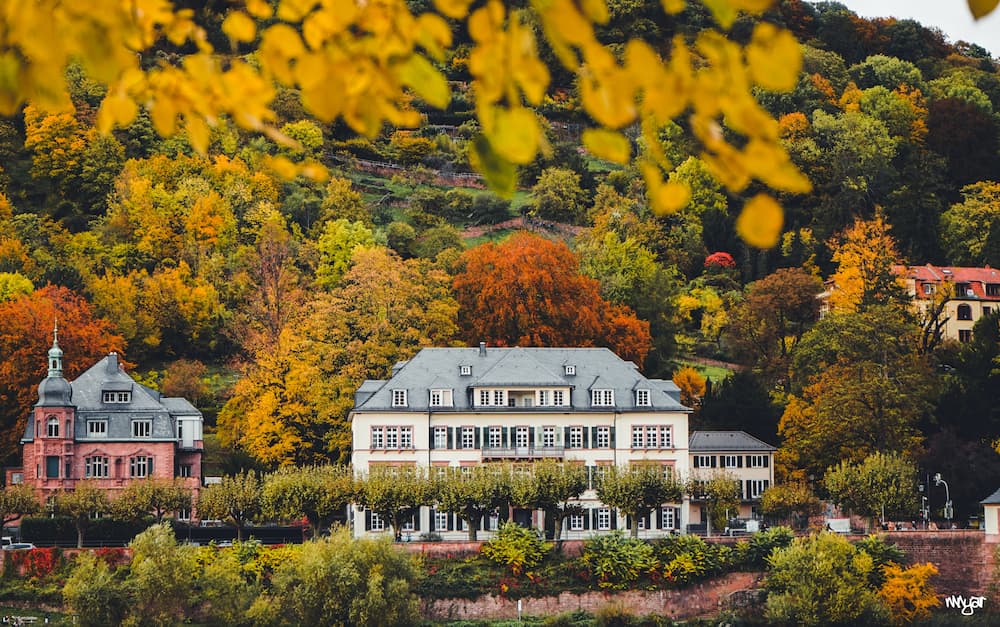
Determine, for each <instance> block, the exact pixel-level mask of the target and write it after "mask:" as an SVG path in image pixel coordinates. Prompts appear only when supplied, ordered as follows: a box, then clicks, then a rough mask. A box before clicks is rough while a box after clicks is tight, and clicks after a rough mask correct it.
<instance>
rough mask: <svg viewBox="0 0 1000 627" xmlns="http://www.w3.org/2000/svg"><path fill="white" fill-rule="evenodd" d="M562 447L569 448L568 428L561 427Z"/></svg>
mask: <svg viewBox="0 0 1000 627" xmlns="http://www.w3.org/2000/svg"><path fill="white" fill-rule="evenodd" d="M563 446H569V427H563Z"/></svg>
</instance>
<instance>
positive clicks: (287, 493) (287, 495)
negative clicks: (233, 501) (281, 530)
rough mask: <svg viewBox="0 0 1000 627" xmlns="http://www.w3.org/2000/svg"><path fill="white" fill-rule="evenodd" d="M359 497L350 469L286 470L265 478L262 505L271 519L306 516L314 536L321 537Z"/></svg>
mask: <svg viewBox="0 0 1000 627" xmlns="http://www.w3.org/2000/svg"><path fill="white" fill-rule="evenodd" d="M355 494H356V489H355V482H354V475H353V474H352V472H351V469H350V468H349V467H347V466H305V467H285V468H281V469H279V470H278V471H277V472H274V473H271V474H269V475H267V477H265V478H264V485H263V488H262V490H261V503H262V505H263V509H264V512H265V513H266V514H267V515H268V516H269V517H271V518H280V519H284V520H293V519H296V518H302V517H305V519H306V520H308V521H309V528H310V530H311V532H312V537H313V538H318V537H319V536H320V532H321V531H322V529H323V528H324V527H327V526H329V525H330V522H331V521H332V520H333V517H334V516H336V515H337V514H340V513H343V512H344V511H346V509H347V504H348V503H350V502H351V501H352V500H353V498H354V496H355Z"/></svg>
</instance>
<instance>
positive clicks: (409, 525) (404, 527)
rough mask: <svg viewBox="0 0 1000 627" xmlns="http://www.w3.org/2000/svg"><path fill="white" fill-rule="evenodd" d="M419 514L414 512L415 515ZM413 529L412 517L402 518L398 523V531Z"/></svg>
mask: <svg viewBox="0 0 1000 627" xmlns="http://www.w3.org/2000/svg"><path fill="white" fill-rule="evenodd" d="M419 515H420V514H416V516H419ZM413 530H414V527H413V519H412V518H410V519H408V520H404V521H403V524H402V525H400V531H413Z"/></svg>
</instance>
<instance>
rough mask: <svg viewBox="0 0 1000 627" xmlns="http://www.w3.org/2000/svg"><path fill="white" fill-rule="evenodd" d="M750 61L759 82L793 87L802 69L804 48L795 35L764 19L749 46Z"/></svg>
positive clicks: (770, 86) (780, 87) (783, 88)
mask: <svg viewBox="0 0 1000 627" xmlns="http://www.w3.org/2000/svg"><path fill="white" fill-rule="evenodd" d="M746 53H747V64H748V65H749V66H750V75H751V76H752V77H753V80H754V82H755V83H757V84H758V85H760V86H761V87H763V88H764V89H770V90H772V91H791V90H792V89H794V88H795V85H796V83H797V82H798V79H799V72H800V71H801V69H802V52H801V50H800V49H799V42H798V41H796V40H795V36H794V35H792V34H791V33H790V32H788V31H787V30H782V29H779V28H777V27H776V26H774V25H773V24H769V23H767V22H761V23H760V24H757V26H756V28H754V30H753V39H752V40H751V41H750V45H749V46H747V50H746Z"/></svg>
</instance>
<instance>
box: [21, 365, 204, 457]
mask: <svg viewBox="0 0 1000 627" xmlns="http://www.w3.org/2000/svg"><path fill="white" fill-rule="evenodd" d="M70 386H71V387H72V390H73V395H72V405H73V407H75V409H76V411H75V420H74V421H73V422H74V425H73V432H74V437H75V438H76V439H86V440H88V441H94V440H104V441H112V440H132V439H133V438H132V425H131V423H132V421H133V420H149V421H151V425H150V437H148V438H142V439H143V440H145V441H151V440H152V441H156V440H172V441H173V440H176V439H177V427H176V420H177V418H179V417H185V418H196V419H199V420H200V419H201V412H200V411H198V409H197V408H195V407H194V405H192V404H191V403H189V402H188V401H187V400H185V399H183V398H171V397H165V396H163V395H161V394H160V393H159V392H157V391H156V390H154V389H152V388H149V387H146V386H145V385H142V384H141V383H137V382H136V381H135V380H134V379H133V378H132V377H130V376H129V375H128V374H127V373H126V372H125V371H124V370H122V368H121V366H120V364H119V361H118V355H116V354H115V353H111V354H110V355H108V356H106V357H105V358H104V359H102V360H101V361H99V362H97V363H96V364H94V365H93V366H91V367H90V369H88V370H87V371H86V372H84V373H83V374H81V375H80V376H79V377H77V378H76V379H75V380H74V381H72V382H71V383H70ZM104 392H129V393H131V396H130V400H129V402H127V403H105V402H104ZM93 420H107V421H108V428H107V435H106V436H102V437H94V436H88V433H87V422H88V421H93ZM34 422H35V421H34V414H32V415H29V417H28V424H27V426H26V427H25V432H24V438H23V441H25V442H30V441H32V440H34V434H35V424H34Z"/></svg>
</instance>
